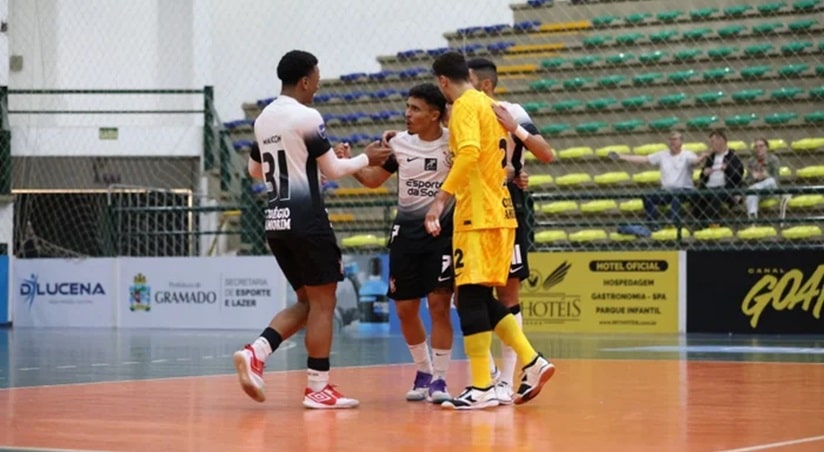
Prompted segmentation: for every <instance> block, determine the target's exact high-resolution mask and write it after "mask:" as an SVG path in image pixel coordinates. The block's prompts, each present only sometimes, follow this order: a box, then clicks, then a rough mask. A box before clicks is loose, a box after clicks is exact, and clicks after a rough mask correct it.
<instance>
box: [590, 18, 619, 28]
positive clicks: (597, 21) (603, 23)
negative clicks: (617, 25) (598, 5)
mask: <svg viewBox="0 0 824 452" xmlns="http://www.w3.org/2000/svg"><path fill="white" fill-rule="evenodd" d="M615 19H617V17H616V16H612V15H604V16H596V17H593V18H592V19H590V21H589V22H590V23H591V24H592V27H593V28H605V27H609V26H610V25H611V24H612V22H614V21H615Z"/></svg>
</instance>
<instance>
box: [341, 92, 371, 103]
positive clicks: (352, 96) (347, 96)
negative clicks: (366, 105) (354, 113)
mask: <svg viewBox="0 0 824 452" xmlns="http://www.w3.org/2000/svg"><path fill="white" fill-rule="evenodd" d="M341 97H342V98H343V100H345V101H347V102H351V101H353V100H358V99H360V98H362V97H371V96H370V93H368V92H366V91H360V90H355V91H352V92H348V93H343V94H342V95H341Z"/></svg>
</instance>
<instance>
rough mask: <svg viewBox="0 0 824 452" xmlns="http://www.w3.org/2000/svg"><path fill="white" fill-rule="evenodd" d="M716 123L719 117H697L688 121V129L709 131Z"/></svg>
mask: <svg viewBox="0 0 824 452" xmlns="http://www.w3.org/2000/svg"><path fill="white" fill-rule="evenodd" d="M716 122H718V116H715V115H706V116H696V117H695V118H690V119H688V120H687V127H688V128H690V129H708V128H710V127H711V126H712V125H713V124H715V123H716Z"/></svg>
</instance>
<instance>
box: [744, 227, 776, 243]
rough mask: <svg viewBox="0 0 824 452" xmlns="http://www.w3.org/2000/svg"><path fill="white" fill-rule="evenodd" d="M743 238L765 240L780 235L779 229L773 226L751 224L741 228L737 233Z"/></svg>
mask: <svg viewBox="0 0 824 452" xmlns="http://www.w3.org/2000/svg"><path fill="white" fill-rule="evenodd" d="M736 235H737V236H738V238H739V239H741V240H764V239H771V238H775V237H777V236H778V231H776V230H775V228H774V227H772V226H750V227H748V228H745V229H739V230H738V233H737V234H736Z"/></svg>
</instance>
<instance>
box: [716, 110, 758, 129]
mask: <svg viewBox="0 0 824 452" xmlns="http://www.w3.org/2000/svg"><path fill="white" fill-rule="evenodd" d="M757 120H758V115H756V114H755V113H750V114H743V115H733V116H727V119H725V120H724V124H726V125H727V127H745V126H748V125H750V123H752V122H753V121H757Z"/></svg>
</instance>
